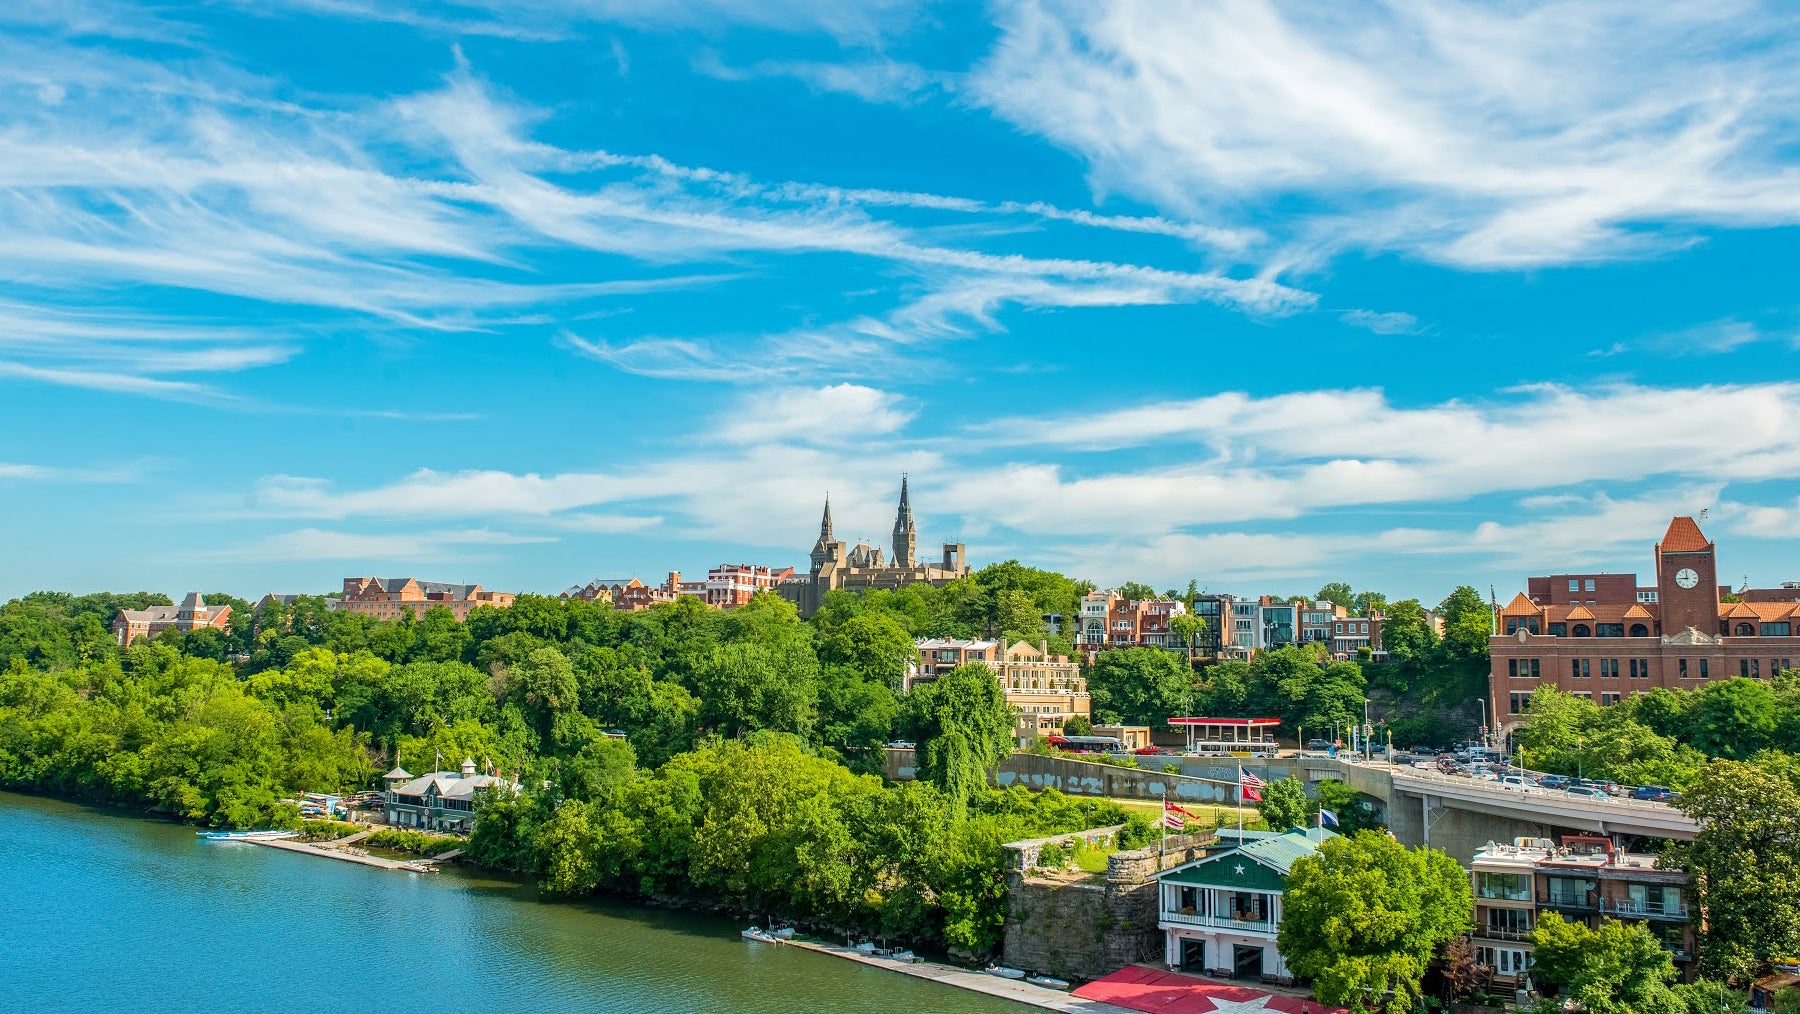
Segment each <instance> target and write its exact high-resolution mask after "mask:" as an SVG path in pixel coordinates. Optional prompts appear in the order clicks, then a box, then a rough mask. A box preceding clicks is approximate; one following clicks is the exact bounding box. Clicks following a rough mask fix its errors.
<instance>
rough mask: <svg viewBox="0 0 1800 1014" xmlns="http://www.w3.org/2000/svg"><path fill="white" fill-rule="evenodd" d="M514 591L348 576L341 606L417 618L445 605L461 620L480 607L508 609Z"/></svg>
mask: <svg viewBox="0 0 1800 1014" xmlns="http://www.w3.org/2000/svg"><path fill="white" fill-rule="evenodd" d="M513 598H514V596H513V593H512V592H491V591H487V590H486V589H484V588H482V587H481V586H480V585H478V584H448V583H445V582H443V581H420V580H419V579H418V578H412V577H347V578H344V594H343V597H341V598H339V599H338V603H337V608H339V609H343V610H346V611H348V612H352V613H361V614H363V615H364V616H373V617H375V618H376V619H378V620H397V619H399V618H400V614H401V613H411V614H412V615H413V617H414V618H415V619H417V618H419V617H423V616H424V615H425V613H426V611H427V610H429V609H432V608H434V607H436V606H443V607H444V608H445V609H448V610H450V615H452V616H454V617H456V619H457V620H458V621H459V622H460V621H462V620H466V619H468V618H469V610H471V609H474V608H475V607H476V606H493V607H495V608H496V609H505V608H507V607H509V606H511V605H512V604H513Z"/></svg>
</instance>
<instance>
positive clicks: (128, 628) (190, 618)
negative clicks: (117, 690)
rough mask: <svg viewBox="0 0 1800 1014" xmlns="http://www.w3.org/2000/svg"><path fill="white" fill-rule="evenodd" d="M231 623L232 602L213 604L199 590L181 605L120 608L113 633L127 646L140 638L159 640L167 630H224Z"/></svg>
mask: <svg viewBox="0 0 1800 1014" xmlns="http://www.w3.org/2000/svg"><path fill="white" fill-rule="evenodd" d="M230 623H231V607H230V606H209V605H207V604H206V599H205V597H204V596H202V595H201V594H200V593H199V592H188V593H187V597H186V598H184V599H182V600H181V604H180V605H178V606H151V607H150V608H148V609H121V610H119V615H117V616H115V617H113V622H112V634H113V640H114V641H117V642H118V644H119V647H121V648H124V647H127V646H129V645H130V644H131V642H133V641H136V640H139V639H140V638H142V639H148V640H155V639H156V635H158V634H160V633H162V632H163V631H165V630H203V629H206V628H208V627H210V628H212V629H214V630H224V629H226V628H227V627H228V626H229V625H230Z"/></svg>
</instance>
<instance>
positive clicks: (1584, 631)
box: [1575, 623, 1594, 637]
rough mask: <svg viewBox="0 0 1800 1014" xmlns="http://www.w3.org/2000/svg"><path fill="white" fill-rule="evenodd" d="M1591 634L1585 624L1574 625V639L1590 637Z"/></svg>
mask: <svg viewBox="0 0 1800 1014" xmlns="http://www.w3.org/2000/svg"><path fill="white" fill-rule="evenodd" d="M1593 634H1594V632H1593V631H1591V630H1589V629H1588V625H1587V624H1585V623H1577V624H1575V636H1576V637H1592V636H1593Z"/></svg>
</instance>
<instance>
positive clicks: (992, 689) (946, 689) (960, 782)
mask: <svg viewBox="0 0 1800 1014" xmlns="http://www.w3.org/2000/svg"><path fill="white" fill-rule="evenodd" d="M900 728H901V731H902V733H903V734H905V735H906V736H907V738H908V739H911V740H912V741H913V742H915V743H917V744H918V751H919V753H918V757H919V777H920V778H922V779H924V780H926V781H929V782H931V783H932V784H934V785H936V786H937V787H938V788H939V789H940V790H942V791H943V793H944V795H945V796H946V797H947V798H948V799H949V800H950V801H951V803H952V804H953V805H961V804H962V803H963V802H964V801H966V800H968V799H969V798H971V797H972V796H974V795H975V794H976V793H977V792H979V791H980V790H981V788H982V786H984V785H986V784H987V770H988V769H989V768H991V767H993V766H994V765H996V764H998V763H1000V761H1002V760H1005V759H1006V756H1007V754H1009V753H1010V752H1011V751H1012V742H1013V738H1012V737H1013V713H1012V709H1011V708H1009V707H1007V704H1006V697H1005V695H1004V694H1003V693H1002V692H1001V690H1000V681H999V680H997V679H995V678H994V672H993V670H991V669H989V668H988V667H987V666H985V665H982V664H981V663H979V662H976V663H970V664H968V665H960V666H957V667H956V668H955V669H952V670H950V671H949V672H947V673H945V674H944V675H942V676H939V677H938V678H937V679H935V680H933V681H931V682H930V683H926V684H923V685H922V686H918V687H915V688H914V689H913V691H912V693H910V694H908V695H907V697H906V701H905V703H904V705H903V706H902V708H901V712H900Z"/></svg>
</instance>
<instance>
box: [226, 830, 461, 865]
mask: <svg viewBox="0 0 1800 1014" xmlns="http://www.w3.org/2000/svg"><path fill="white" fill-rule="evenodd" d="M248 841H249V843H250V844H252V845H266V846H268V847H269V848H272V849H282V850H283V851H286V852H302V853H305V854H306V855H311V856H324V857H325V858H327V859H341V860H343V861H344V862H347V863H356V864H357V865H359V866H373V867H375V868H377V869H382V870H405V871H407V872H409V873H420V872H430V871H431V862H432V861H431V860H429V859H383V858H381V857H380V856H371V855H367V854H365V853H361V852H351V851H348V850H346V849H341V848H333V847H332V846H331V845H328V844H325V843H322V842H301V841H291V840H288V839H285V838H264V839H248Z"/></svg>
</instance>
